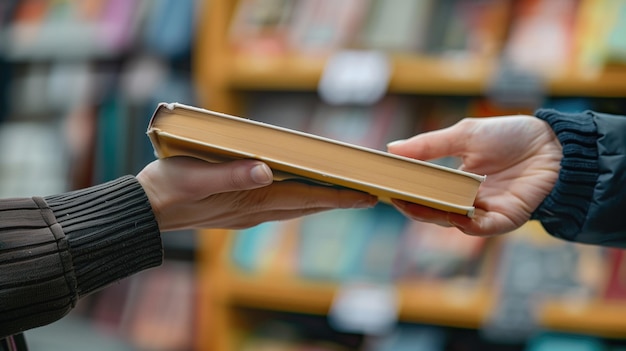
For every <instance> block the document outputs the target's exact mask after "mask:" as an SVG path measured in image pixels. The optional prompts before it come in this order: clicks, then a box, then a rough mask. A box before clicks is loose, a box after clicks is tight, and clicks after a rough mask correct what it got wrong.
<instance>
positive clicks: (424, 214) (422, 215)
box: [391, 199, 452, 227]
mask: <svg viewBox="0 0 626 351" xmlns="http://www.w3.org/2000/svg"><path fill="white" fill-rule="evenodd" d="M391 202H392V204H393V205H394V207H396V208H397V209H398V211H400V212H401V213H402V214H404V215H405V216H406V217H408V218H411V219H414V220H416V221H420V222H428V223H433V224H437V225H440V226H443V227H451V226H452V224H451V223H450V222H449V221H448V212H445V211H441V210H437V209H434V208H430V207H427V206H422V205H418V204H415V203H411V202H406V201H402V200H397V199H392V200H391Z"/></svg>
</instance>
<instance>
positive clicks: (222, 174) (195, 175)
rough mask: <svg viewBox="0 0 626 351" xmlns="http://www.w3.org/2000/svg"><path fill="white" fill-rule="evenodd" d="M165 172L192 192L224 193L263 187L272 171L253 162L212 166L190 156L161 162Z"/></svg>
mask: <svg viewBox="0 0 626 351" xmlns="http://www.w3.org/2000/svg"><path fill="white" fill-rule="evenodd" d="M160 162H161V164H162V166H163V167H166V168H167V171H166V172H165V173H167V174H168V177H169V178H171V179H170V182H176V183H177V184H178V186H180V187H182V188H183V189H185V190H186V192H191V193H194V192H195V193H197V194H201V193H204V194H206V193H223V192H229V191H242V190H250V189H255V188H259V187H263V186H266V185H269V184H271V183H272V180H273V175H272V170H271V169H270V167H269V166H268V165H266V164H265V163H263V162H261V161H256V160H236V161H230V162H224V163H211V162H206V161H202V160H199V159H195V158H189V157H172V158H168V159H163V160H160Z"/></svg>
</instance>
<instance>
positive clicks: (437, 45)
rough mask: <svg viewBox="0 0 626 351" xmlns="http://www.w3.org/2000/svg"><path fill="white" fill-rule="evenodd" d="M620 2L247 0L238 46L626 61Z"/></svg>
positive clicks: (592, 65) (234, 38) (236, 27)
mask: <svg viewBox="0 0 626 351" xmlns="http://www.w3.org/2000/svg"><path fill="white" fill-rule="evenodd" d="M625 19H626V2H624V1H621V0H597V1H596V0H557V1H554V0H504V1H503V0H479V1H474V0H444V1H434V0H397V1H385V0H345V1H333V0H294V1H292V0H241V1H238V4H237V7H236V10H235V14H234V16H233V20H232V24H231V27H230V41H231V44H232V46H233V48H234V49H235V51H236V52H239V53H245V54H260V55H283V54H289V53H298V54H303V55H324V54H328V53H331V52H333V51H336V50H338V49H367V50H382V51H384V52H387V53H409V54H414V55H437V56H440V55H452V56H459V55H461V56H476V57H489V56H491V57H493V56H502V57H503V58H505V59H506V60H507V61H512V62H514V63H515V64H517V65H519V66H521V67H523V68H525V69H529V70H531V71H535V70H537V69H540V70H541V73H546V74H554V73H555V72H554V70H556V71H559V70H560V69H563V68H565V67H568V66H569V65H574V66H578V67H579V68H582V69H586V70H587V69H590V70H597V69H598V68H599V67H602V66H603V65H604V64H605V63H611V62H622V63H623V62H624V60H625V59H626V55H625V54H626V41H625V40H624V38H626V32H625V31H626V29H625V28H626V27H625V25H624V23H626V20H625Z"/></svg>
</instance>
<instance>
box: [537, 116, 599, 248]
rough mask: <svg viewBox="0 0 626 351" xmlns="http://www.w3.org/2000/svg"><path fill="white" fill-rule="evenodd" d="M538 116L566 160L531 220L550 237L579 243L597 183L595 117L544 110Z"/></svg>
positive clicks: (562, 161) (563, 160) (563, 161)
mask: <svg viewBox="0 0 626 351" xmlns="http://www.w3.org/2000/svg"><path fill="white" fill-rule="evenodd" d="M535 116H537V117H538V118H540V119H542V120H544V121H546V122H547V123H548V124H549V125H550V127H551V128H552V129H553V130H554V133H555V134H556V136H557V138H558V139H559V141H560V142H561V145H562V147H563V159H562V160H561V170H560V172H559V177H558V179H557V182H556V184H555V186H554V188H553V189H552V191H551V192H550V194H549V195H548V196H547V197H546V198H545V200H544V201H543V202H542V203H541V205H539V207H538V208H537V209H536V210H535V212H534V213H533V214H532V216H531V218H532V219H537V220H539V221H540V222H541V223H542V225H543V227H544V228H545V229H546V230H547V231H548V232H549V233H550V234H552V235H554V236H556V237H559V238H562V239H565V240H570V241H576V237H577V236H578V235H579V234H580V231H581V228H582V227H583V224H584V222H585V218H586V216H587V212H588V210H589V205H590V203H591V199H592V197H593V191H594V187H595V184H596V182H597V179H598V147H597V139H598V136H597V127H596V124H595V122H594V119H593V113H592V112H591V111H586V112H582V113H561V112H558V111H555V110H549V109H541V110H538V111H536V112H535Z"/></svg>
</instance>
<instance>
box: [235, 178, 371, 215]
mask: <svg viewBox="0 0 626 351" xmlns="http://www.w3.org/2000/svg"><path fill="white" fill-rule="evenodd" d="M248 196H251V197H253V198H252V199H250V200H247V201H245V202H246V203H253V204H256V205H255V206H256V207H259V208H265V209H279V210H291V209H308V208H369V207H372V206H374V205H375V204H376V203H377V202H378V198H377V197H376V196H373V195H370V194H367V193H364V192H360V191H356V190H350V189H344V188H335V187H330V186H324V185H312V184H308V183H302V182H298V181H288V180H286V181H280V182H274V184H272V185H271V186H270V187H267V188H262V189H257V190H255V191H252V192H250V193H249V194H248Z"/></svg>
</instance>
